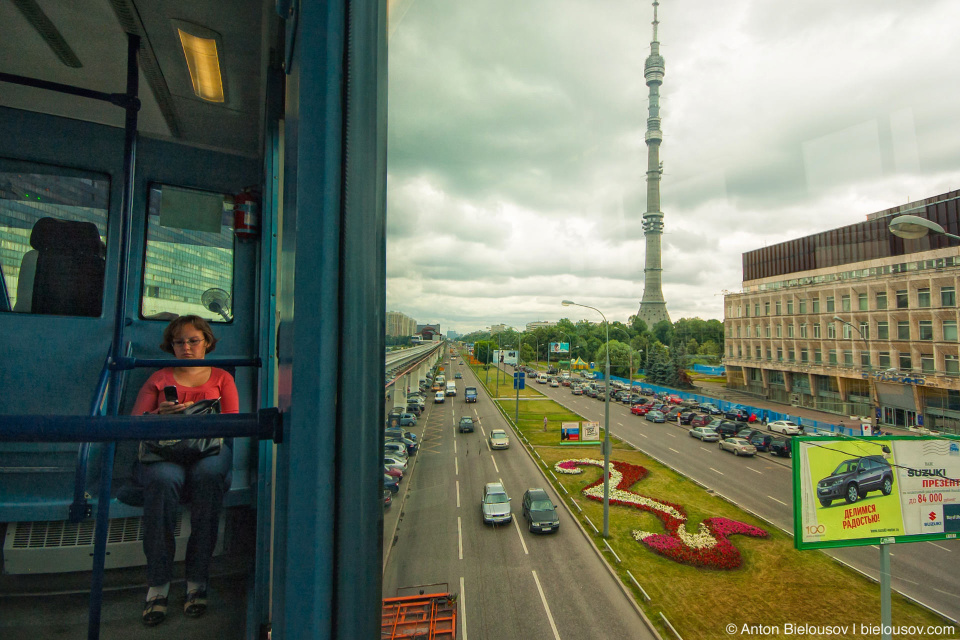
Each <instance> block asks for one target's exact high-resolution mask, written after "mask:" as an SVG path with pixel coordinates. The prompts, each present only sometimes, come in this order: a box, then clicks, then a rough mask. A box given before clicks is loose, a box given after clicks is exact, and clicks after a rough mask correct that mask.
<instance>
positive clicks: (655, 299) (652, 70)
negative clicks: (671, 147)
mask: <svg viewBox="0 0 960 640" xmlns="http://www.w3.org/2000/svg"><path fill="white" fill-rule="evenodd" d="M659 4H660V3H659V2H657V0H654V2H653V41H651V42H650V55H649V56H647V62H646V64H645V65H644V69H643V76H644V78H646V80H647V86H648V87H650V107H649V108H650V111H649V115H648V117H647V134H646V142H647V212H646V213H644V214H643V233H644V236H646V239H647V256H646V264H645V265H644V269H643V280H644V284H643V299H642V300H640V311H639V312H638V314H637V315H638V316H639V318H640V319H641V320H643V321H644V322H646V323H647V327H650V328H653V325H655V324H657V323H658V322H660V321H661V320H666V321H667V322H670V316H669V315H667V303H666V301H665V300H664V299H663V291H662V290H661V288H660V276H661V273H662V272H663V269H662V268H661V267H660V236H662V235H663V213H662V212H661V211H660V174H662V173H663V166H662V164H661V163H660V141H661V140H662V139H663V132H662V131H661V130H660V85H661V84H662V83H663V56H661V55H660V43H659V42H658V41H657V25H658V24H659V22H658V21H657V7H658V6H659Z"/></svg>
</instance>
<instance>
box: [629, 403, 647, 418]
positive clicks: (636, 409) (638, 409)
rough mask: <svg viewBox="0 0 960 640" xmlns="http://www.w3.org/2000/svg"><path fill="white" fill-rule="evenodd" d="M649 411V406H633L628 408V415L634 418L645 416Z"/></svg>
mask: <svg viewBox="0 0 960 640" xmlns="http://www.w3.org/2000/svg"><path fill="white" fill-rule="evenodd" d="M649 411H650V405H648V404H635V405H633V406H632V407H630V413H632V414H633V415H635V416H645V415H647V413H648V412H649Z"/></svg>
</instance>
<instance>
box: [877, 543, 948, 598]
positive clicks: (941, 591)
mask: <svg viewBox="0 0 960 640" xmlns="http://www.w3.org/2000/svg"><path fill="white" fill-rule="evenodd" d="M890 555H891V556H892V555H893V554H892V553H891V554H890ZM933 590H934V591H939V592H940V593H942V594H944V595H948V596H956V595H957V594H955V593H950V592H949V591H944V590H943V589H937V588H936V587H934V589H933Z"/></svg>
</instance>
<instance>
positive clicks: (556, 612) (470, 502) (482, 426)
mask: <svg viewBox="0 0 960 640" xmlns="http://www.w3.org/2000/svg"><path fill="white" fill-rule="evenodd" d="M450 369H451V368H450V367H448V371H450ZM452 371H453V372H455V371H460V372H461V373H462V374H463V376H464V380H456V382H457V396H456V397H455V398H447V400H446V402H445V403H443V404H430V408H429V409H428V410H427V411H426V412H425V413H424V415H423V416H421V419H420V420H419V421H418V425H417V428H416V429H415V432H417V433H420V432H422V434H423V435H422V438H421V446H420V451H419V453H418V454H417V456H415V458H414V459H415V460H416V463H415V467H414V469H413V472H412V473H410V474H409V477H407V478H404V480H403V483H402V484H403V485H406V486H404V487H403V488H402V489H401V493H400V494H398V498H401V499H400V500H397V501H396V502H395V503H394V506H393V507H391V511H390V512H388V514H387V516H386V517H385V537H388V536H390V535H391V532H392V530H393V525H394V524H396V535H395V537H394V539H393V540H392V541H391V540H389V539H388V540H385V545H391V544H392V549H390V550H389V552H388V555H387V562H386V567H385V570H384V580H383V594H384V596H385V597H387V596H393V595H396V592H397V588H398V587H408V586H412V585H419V584H432V583H437V582H442V583H446V584H447V585H448V586H449V589H450V590H451V591H454V592H458V593H459V608H460V623H459V625H458V626H459V627H460V629H459V632H460V638H461V640H467V639H468V638H469V637H472V638H523V639H524V640H540V639H543V640H558V639H560V638H567V639H572V638H604V639H605V638H654V637H655V636H654V635H653V634H652V633H651V632H650V631H649V630H648V628H647V626H646V624H645V622H644V621H643V619H642V617H641V615H640V614H639V613H638V611H637V609H636V608H635V606H634V605H633V604H632V602H631V601H630V600H629V599H628V598H627V596H626V595H625V594H624V593H623V591H622V590H621V589H620V587H619V585H618V583H617V582H616V580H615V579H614V578H613V576H611V575H610V573H609V570H608V569H607V567H606V566H605V564H604V561H603V560H602V559H601V558H600V557H599V556H598V555H597V554H596V552H595V551H594V549H593V547H592V546H591V545H590V543H589V542H588V541H587V540H586V539H585V538H584V536H583V534H582V533H581V532H580V530H579V529H578V528H577V525H576V523H575V522H573V520H572V519H571V518H570V516H569V514H568V513H567V512H566V511H565V509H564V508H563V507H562V506H560V508H559V509H558V512H559V514H560V523H561V524H560V530H559V531H558V532H557V533H554V534H546V535H541V534H532V533H530V532H529V531H528V530H527V527H526V526H525V525H526V523H525V521H524V520H523V518H522V516H521V514H520V511H521V508H520V507H521V500H522V497H523V492H524V491H526V490H527V489H528V488H531V487H543V488H545V489H546V490H547V492H548V493H549V494H550V495H551V497H552V498H553V501H554V502H555V503H556V504H557V505H561V502H562V501H561V500H560V498H559V497H558V496H557V495H556V494H555V492H554V491H553V489H552V488H551V487H550V485H549V483H547V482H546V481H545V480H544V478H543V476H542V475H541V472H540V471H539V469H538V467H537V465H536V464H535V463H534V462H533V461H532V460H531V459H530V457H529V455H528V454H527V453H526V451H524V449H523V447H522V446H521V444H520V443H519V441H518V440H517V438H516V437H514V436H512V435H511V447H510V448H509V449H506V450H498V451H491V450H490V449H489V448H488V446H487V436H488V435H489V433H490V430H491V429H496V428H501V429H507V431H508V433H511V434H512V432H511V430H510V429H509V427H507V425H506V423H505V421H504V420H503V418H502V417H501V415H500V414H499V412H498V411H497V409H496V408H495V407H494V405H493V402H492V401H491V400H490V399H489V398H488V397H487V396H486V394H485V393H484V391H483V388H482V387H480V385H479V384H478V385H476V386H477V387H478V391H479V401H478V402H477V403H475V404H474V403H471V404H466V402H464V399H463V389H464V386H466V384H465V383H468V381H470V380H473V379H474V378H473V375H474V374H473V373H472V372H471V371H470V369H469V368H468V367H467V366H466V365H454V366H453V367H452ZM462 415H470V416H472V417H474V418H475V419H479V428H478V429H477V430H476V431H475V432H474V433H465V434H459V433H457V427H456V425H457V423H458V422H459V419H460V417H461V416H462ZM487 482H502V483H503V484H504V486H505V488H506V490H507V493H508V494H509V495H510V497H511V499H512V504H511V506H512V510H513V514H514V518H513V522H512V523H511V524H509V525H501V526H491V525H485V524H483V521H482V518H481V515H480V498H481V495H482V492H483V486H484V484H485V483H487Z"/></svg>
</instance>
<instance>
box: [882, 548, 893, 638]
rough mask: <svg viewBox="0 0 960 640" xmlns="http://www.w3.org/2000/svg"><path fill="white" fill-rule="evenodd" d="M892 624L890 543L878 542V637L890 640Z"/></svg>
mask: <svg viewBox="0 0 960 640" xmlns="http://www.w3.org/2000/svg"><path fill="white" fill-rule="evenodd" d="M892 624H893V615H892V603H891V601H890V545H889V544H886V543H883V542H881V543H880V639H881V640H890V638H891V625H892Z"/></svg>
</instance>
